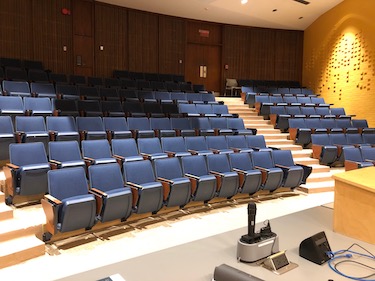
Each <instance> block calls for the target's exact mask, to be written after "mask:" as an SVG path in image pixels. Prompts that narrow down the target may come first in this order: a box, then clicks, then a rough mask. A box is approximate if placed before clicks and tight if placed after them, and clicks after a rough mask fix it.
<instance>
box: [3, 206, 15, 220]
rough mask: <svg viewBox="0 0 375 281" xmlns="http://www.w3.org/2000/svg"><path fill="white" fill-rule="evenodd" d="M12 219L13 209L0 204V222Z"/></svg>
mask: <svg viewBox="0 0 375 281" xmlns="http://www.w3.org/2000/svg"><path fill="white" fill-rule="evenodd" d="M12 218H13V209H12V208H11V207H9V206H7V205H5V203H0V221H3V220H8V219H12Z"/></svg>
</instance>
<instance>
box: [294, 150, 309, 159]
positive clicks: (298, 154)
mask: <svg viewBox="0 0 375 281" xmlns="http://www.w3.org/2000/svg"><path fill="white" fill-rule="evenodd" d="M311 153H312V151H311V149H301V150H295V151H292V155H293V158H310V156H311Z"/></svg>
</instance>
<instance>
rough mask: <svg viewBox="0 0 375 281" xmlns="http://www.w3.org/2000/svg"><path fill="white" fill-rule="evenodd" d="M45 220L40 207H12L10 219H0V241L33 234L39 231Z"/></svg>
mask: <svg viewBox="0 0 375 281" xmlns="http://www.w3.org/2000/svg"><path fill="white" fill-rule="evenodd" d="M45 222H46V221H45V215H44V211H43V209H42V208H40V207H39V208H38V207H35V208H33V209H32V210H26V209H25V208H22V209H14V210H13V218H12V219H7V220H0V241H7V240H11V239H15V238H20V237H23V236H27V235H35V234H36V233H39V232H40V231H41V229H42V225H43V224H45ZM0 244H1V243H0Z"/></svg>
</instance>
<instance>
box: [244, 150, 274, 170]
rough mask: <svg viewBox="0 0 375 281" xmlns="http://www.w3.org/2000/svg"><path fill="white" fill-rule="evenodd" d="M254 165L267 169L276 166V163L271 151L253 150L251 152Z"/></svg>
mask: <svg viewBox="0 0 375 281" xmlns="http://www.w3.org/2000/svg"><path fill="white" fill-rule="evenodd" d="M250 155H251V158H252V160H253V164H254V166H259V167H263V168H266V169H269V168H274V167H275V164H274V162H273V160H272V157H271V151H253V152H251V153H250Z"/></svg>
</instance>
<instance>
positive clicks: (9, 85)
mask: <svg viewBox="0 0 375 281" xmlns="http://www.w3.org/2000/svg"><path fill="white" fill-rule="evenodd" d="M3 91H6V92H8V93H9V94H10V95H17V96H18V95H20V96H30V94H31V93H30V86H29V83H28V82H26V81H8V80H3Z"/></svg>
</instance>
